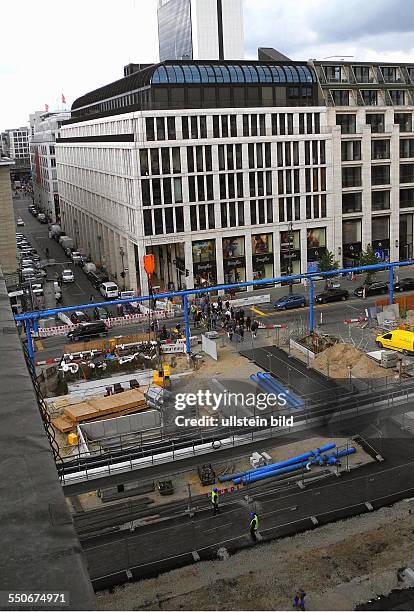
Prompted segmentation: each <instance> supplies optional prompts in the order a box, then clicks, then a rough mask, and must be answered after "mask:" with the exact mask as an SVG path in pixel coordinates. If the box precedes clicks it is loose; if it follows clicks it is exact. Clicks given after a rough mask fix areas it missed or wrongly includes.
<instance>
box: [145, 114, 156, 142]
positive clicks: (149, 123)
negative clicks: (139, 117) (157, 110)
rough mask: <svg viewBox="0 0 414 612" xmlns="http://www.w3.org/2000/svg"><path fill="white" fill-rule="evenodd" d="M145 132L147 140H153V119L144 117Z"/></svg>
mask: <svg viewBox="0 0 414 612" xmlns="http://www.w3.org/2000/svg"><path fill="white" fill-rule="evenodd" d="M145 131H146V134H147V140H155V131H154V118H153V117H146V119H145Z"/></svg>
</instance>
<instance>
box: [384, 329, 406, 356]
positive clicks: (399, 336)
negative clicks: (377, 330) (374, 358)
mask: <svg viewBox="0 0 414 612" xmlns="http://www.w3.org/2000/svg"><path fill="white" fill-rule="evenodd" d="M375 341H376V343H377V346H378V347H379V348H385V349H390V350H392V351H400V352H401V353H404V355H414V332H410V331H406V330H404V329H394V331H390V332H387V333H386V334H382V335H381V336H377V337H376V338H375Z"/></svg>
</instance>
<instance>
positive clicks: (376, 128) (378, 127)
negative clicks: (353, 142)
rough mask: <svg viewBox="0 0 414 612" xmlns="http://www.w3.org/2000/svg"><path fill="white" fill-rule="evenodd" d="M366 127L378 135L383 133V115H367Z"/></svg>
mask: <svg viewBox="0 0 414 612" xmlns="http://www.w3.org/2000/svg"><path fill="white" fill-rule="evenodd" d="M366 122H367V125H370V126H371V132H372V133H373V134H378V133H380V132H384V131H385V115H384V114H383V113H375V114H374V113H367V115H366Z"/></svg>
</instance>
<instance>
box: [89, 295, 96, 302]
mask: <svg viewBox="0 0 414 612" xmlns="http://www.w3.org/2000/svg"><path fill="white" fill-rule="evenodd" d="M89 301H90V303H91V304H93V303H94V301H95V298H94V296H93V295H92V294H91V296H90V298H89Z"/></svg>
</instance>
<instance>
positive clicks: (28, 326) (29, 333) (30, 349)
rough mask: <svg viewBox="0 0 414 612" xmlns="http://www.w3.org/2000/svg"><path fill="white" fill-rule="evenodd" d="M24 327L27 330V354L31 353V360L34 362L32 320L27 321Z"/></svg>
mask: <svg viewBox="0 0 414 612" xmlns="http://www.w3.org/2000/svg"><path fill="white" fill-rule="evenodd" d="M24 326H25V329H26V339H27V352H28V353H29V358H30V359H31V360H32V361H33V357H34V350H33V338H32V329H31V327H32V326H31V320H30V319H26V320H25V322H24Z"/></svg>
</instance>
